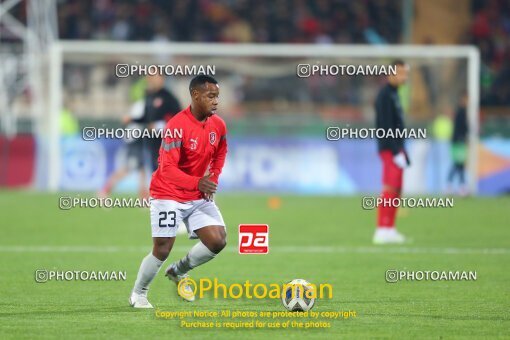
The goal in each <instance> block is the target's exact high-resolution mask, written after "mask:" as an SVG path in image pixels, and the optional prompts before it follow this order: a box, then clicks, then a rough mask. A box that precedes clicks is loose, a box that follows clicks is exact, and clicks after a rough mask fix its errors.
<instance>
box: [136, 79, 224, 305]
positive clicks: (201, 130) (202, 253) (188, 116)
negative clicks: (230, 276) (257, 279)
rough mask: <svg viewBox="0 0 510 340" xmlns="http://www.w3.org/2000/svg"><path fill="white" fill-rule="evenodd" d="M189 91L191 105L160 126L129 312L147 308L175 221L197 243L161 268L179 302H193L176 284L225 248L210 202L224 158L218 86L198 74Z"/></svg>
mask: <svg viewBox="0 0 510 340" xmlns="http://www.w3.org/2000/svg"><path fill="white" fill-rule="evenodd" d="M189 91H190V94H191V98H192V103H191V105H190V106H188V107H187V108H186V109H185V110H183V111H181V112H179V113H177V114H176V115H175V116H173V117H172V118H171V119H170V120H169V121H168V123H167V124H166V127H165V130H164V131H165V134H164V138H163V141H162V143H161V147H160V150H159V159H158V168H157V170H156V171H155V172H154V174H153V175H152V180H151V185H150V194H151V207H150V217H151V228H152V238H153V249H152V252H151V253H149V254H148V255H147V256H146V257H145V258H144V259H143V261H142V264H141V265H140V269H139V271H138V276H137V278H136V282H135V286H134V288H133V291H132V293H131V296H130V298H129V303H130V305H131V306H133V307H135V308H152V305H151V304H150V303H149V301H148V300H147V292H148V289H149V284H150V283H151V281H152V280H153V278H154V277H155V276H156V274H157V273H158V271H159V269H160V267H161V266H162V264H163V262H164V261H165V260H166V259H167V257H168V254H169V253H170V250H171V249H172V246H173V244H174V241H175V236H176V232H177V228H178V226H179V224H180V223H181V222H183V223H184V224H185V225H186V228H187V229H188V233H189V237H190V238H198V239H200V241H199V242H198V243H197V244H195V245H194V246H193V247H192V248H191V250H190V251H189V252H188V254H187V255H186V256H184V257H183V258H182V259H180V260H179V261H177V262H174V263H172V264H171V265H170V266H169V267H168V268H167V269H166V276H167V277H168V278H169V279H170V280H172V281H174V282H176V283H178V293H179V295H181V297H183V298H184V299H186V300H188V301H193V300H194V299H195V296H194V292H193V289H192V288H191V286H190V285H189V284H188V283H187V282H186V281H184V282H181V280H183V279H186V277H187V276H188V272H189V271H190V270H191V269H193V268H195V267H197V266H199V265H201V264H204V263H206V262H207V261H210V260H212V259H213V258H214V257H215V256H216V255H217V254H218V253H219V252H220V251H221V250H222V249H223V248H224V247H225V245H226V231H225V222H224V221H223V217H222V216H221V213H220V211H219V209H218V207H217V206H216V204H215V203H214V194H215V192H216V189H217V185H218V178H219V176H220V174H221V171H222V169H223V165H224V164H225V158H226V155H227V139H226V136H227V128H226V125H225V122H224V121H223V119H221V118H220V117H218V115H216V110H217V107H218V98H219V93H220V88H219V85H218V82H217V81H216V80H215V79H214V78H212V77H210V76H205V75H201V76H197V77H195V78H193V79H192V80H191V83H190V86H189ZM179 282H181V283H180V284H179Z"/></svg>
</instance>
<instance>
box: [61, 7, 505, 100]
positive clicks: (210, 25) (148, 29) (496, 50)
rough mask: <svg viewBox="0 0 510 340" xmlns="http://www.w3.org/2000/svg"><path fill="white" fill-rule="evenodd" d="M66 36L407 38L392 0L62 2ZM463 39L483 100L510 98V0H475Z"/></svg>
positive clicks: (267, 39)
mask: <svg viewBox="0 0 510 340" xmlns="http://www.w3.org/2000/svg"><path fill="white" fill-rule="evenodd" d="M58 15H59V18H58V20H59V32H60V37H61V38H62V39H107V40H130V41H194V42H238V43H252V42H254V43H317V44H386V43H390V44H394V43H400V42H402V32H403V29H402V26H403V20H402V1H395V0H393V1H392V0H380V1H371V0H360V1H346V0H336V1H334V0H333V1H330V0H317V1H315V0H280V1H256V0H239V1H233V0H217V1H212V0H180V1H165V0H154V1H145V0H130V1H129V0H128V1H122V2H121V1H113V0H97V1H90V2H88V1H78V0H69V1H61V2H60V4H59V11H58ZM472 16H473V21H472V25H471V27H470V28H469V31H468V32H466V36H465V37H462V38H461V39H460V40H464V39H466V40H467V41H459V43H465V42H467V43H472V44H475V45H477V46H478V47H479V48H480V51H481V53H482V59H483V66H482V74H481V81H482V82H481V84H482V105H508V104H510V2H508V1H503V0H493V1H484V0H475V1H473V2H472Z"/></svg>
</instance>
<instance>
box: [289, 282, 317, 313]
mask: <svg viewBox="0 0 510 340" xmlns="http://www.w3.org/2000/svg"><path fill="white" fill-rule="evenodd" d="M315 295H316V292H315V286H312V285H311V284H310V283H309V282H308V281H306V280H303V279H295V280H292V281H290V282H289V283H287V284H286V285H285V286H284V289H283V291H282V304H283V306H284V307H285V308H287V310H289V311H302V312H306V311H309V310H310V309H312V307H313V306H314V304H315Z"/></svg>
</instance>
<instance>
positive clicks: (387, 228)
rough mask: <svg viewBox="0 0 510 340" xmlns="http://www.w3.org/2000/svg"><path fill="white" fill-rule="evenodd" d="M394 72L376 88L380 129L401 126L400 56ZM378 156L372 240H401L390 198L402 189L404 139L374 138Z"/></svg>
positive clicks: (404, 70)
mask: <svg viewBox="0 0 510 340" xmlns="http://www.w3.org/2000/svg"><path fill="white" fill-rule="evenodd" d="M393 65H395V66H396V70H397V72H396V74H395V75H390V76H388V83H387V84H386V85H385V86H384V87H383V88H382V89H381V90H380V91H379V94H378V95H377V99H376V101H375V111H376V128H377V129H382V130H384V131H389V130H391V131H393V135H395V134H396V133H395V132H396V130H397V129H398V130H403V129H404V128H405V125H404V115H403V111H402V105H401V104H400V98H399V96H398V87H399V86H401V85H402V84H404V83H405V82H406V81H407V77H408V73H409V67H408V65H406V64H405V63H404V62H403V61H402V60H396V61H394V62H393ZM377 144H378V149H379V156H380V157H381V160H382V166H383V176H382V177H383V178H382V180H383V183H382V184H383V191H382V194H381V198H382V199H383V204H380V205H379V207H378V210H377V229H376V231H375V234H374V238H373V242H374V243H375V244H388V243H403V242H404V241H405V237H404V236H403V235H402V234H400V233H399V232H397V230H396V228H395V217H396V214H397V206H395V205H394V204H393V201H394V199H399V198H400V194H401V190H402V179H403V174H404V169H405V168H406V167H408V166H409V157H408V155H407V152H406V150H405V148H404V139H403V138H398V137H394V138H393V137H384V138H378V139H377Z"/></svg>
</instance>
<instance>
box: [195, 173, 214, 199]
mask: <svg viewBox="0 0 510 340" xmlns="http://www.w3.org/2000/svg"><path fill="white" fill-rule="evenodd" d="M211 176H212V174H208V175H205V176H204V177H202V178H200V180H199V181H198V190H200V191H201V192H203V193H204V194H207V195H210V194H214V193H215V192H216V188H217V187H218V186H217V185H216V183H214V182H213V181H211V180H210V179H209V178H210V177H211Z"/></svg>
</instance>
